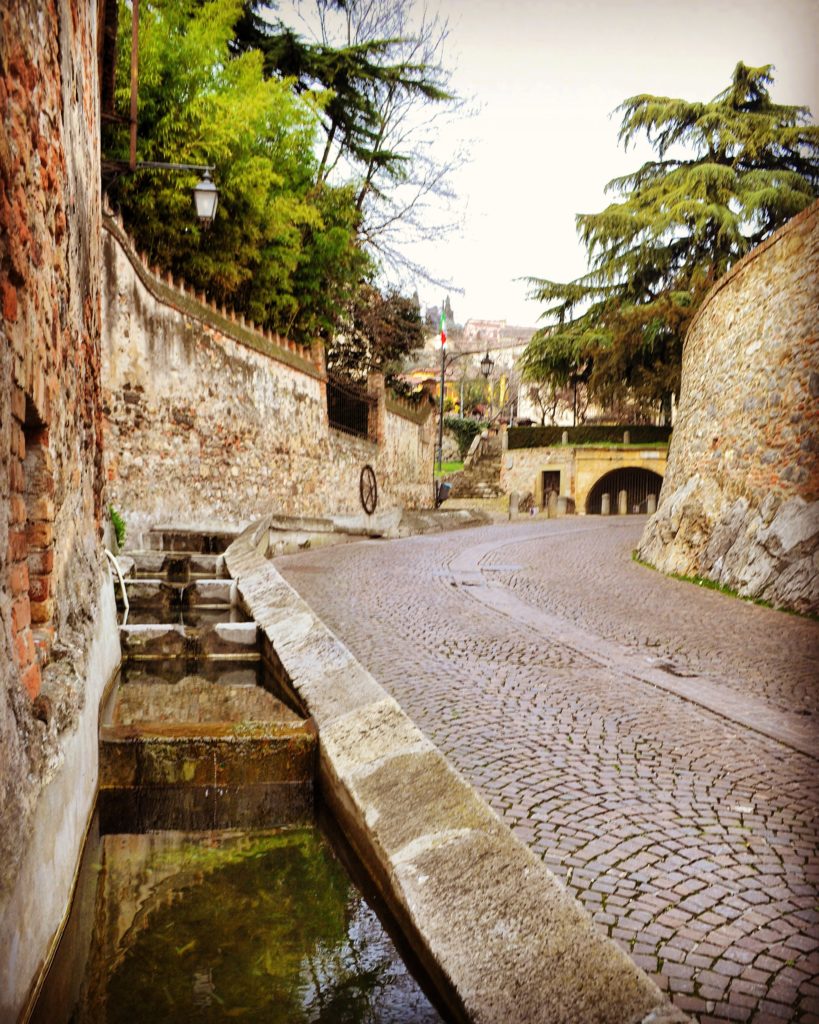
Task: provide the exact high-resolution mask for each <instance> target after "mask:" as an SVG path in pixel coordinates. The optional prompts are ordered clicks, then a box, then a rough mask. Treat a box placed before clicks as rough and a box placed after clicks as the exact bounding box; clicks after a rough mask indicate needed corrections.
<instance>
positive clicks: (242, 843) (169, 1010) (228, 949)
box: [39, 828, 440, 1024]
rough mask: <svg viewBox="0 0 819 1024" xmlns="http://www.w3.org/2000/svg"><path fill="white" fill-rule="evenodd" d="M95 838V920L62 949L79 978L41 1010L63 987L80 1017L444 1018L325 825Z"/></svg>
mask: <svg viewBox="0 0 819 1024" xmlns="http://www.w3.org/2000/svg"><path fill="white" fill-rule="evenodd" d="M90 843H91V844H92V850H91V851H90V852H91V853H92V856H91V857H90V858H89V859H88V860H87V862H86V870H85V871H84V878H85V882H84V891H81V892H78V896H77V899H76V900H75V908H77V912H78V913H79V915H80V917H81V918H82V917H84V918H85V919H86V921H87V924H86V926H85V927H84V928H83V925H82V924H80V925H75V926H74V927H73V928H72V927H70V928H69V929H68V930H67V934H66V938H65V939H64V941H63V945H65V944H66V943H68V944H69V946H70V947H71V948H69V949H67V950H63V948H62V947H61V949H60V956H61V958H62V959H63V960H64V961H65V962H66V963H67V964H68V967H67V970H68V972H69V974H73V976H74V982H73V984H71V983H67V982H66V980H65V979H63V980H62V981H60V980H59V977H55V979H54V980H53V985H54V986H56V992H55V993H52V995H51V996H49V992H48V988H47V989H46V991H45V992H44V995H43V999H42V1000H41V1007H40V1011H41V1012H40V1014H39V1016H40V1019H49V1020H54V1017H53V1016H52V1013H53V1011H54V1003H55V1000H58V1001H59V1002H60V1003H62V1004H63V1007H65V1010H66V1011H67V1014H66V1015H65V1016H63V1017H62V1019H63V1020H68V1021H71V1022H76V1024H80V1022H93V1024H119V1022H123V1024H124V1022H128V1024H135V1022H140V1021H151V1022H160V1021H162V1022H186V1024H189V1022H200V1021H201V1022H217V1021H219V1022H221V1021H226V1020H228V1021H232V1020H237V1021H247V1022H251V1021H265V1022H267V1024H278V1022H281V1024H285V1022H305V1024H306V1022H322V1024H341V1022H343V1024H354V1022H372V1024H404V1022H406V1024H409V1022H413V1024H415V1022H421V1024H424V1022H432V1021H439V1020H440V1018H439V1016H438V1014H437V1013H436V1012H435V1010H434V1009H433V1008H432V1006H431V1005H430V1004H429V1002H428V1001H427V999H426V997H425V996H424V994H423V993H422V991H421V990H420V988H419V987H418V985H417V983H416V982H415V980H414V979H413V977H412V976H411V975H410V974H409V973H408V971H407V968H406V967H405V966H404V964H403V962H402V961H401V959H400V958H399V956H398V954H397V952H396V950H395V948H394V946H393V944H392V942H391V940H390V939H389V937H388V936H387V935H386V933H385V932H384V930H383V928H382V926H381V924H380V922H379V920H378V918H377V917H376V916H375V914H374V913H373V911H372V910H371V909H370V908H369V907H368V905H367V904H366V903H365V902H364V900H363V899H362V897H361V895H360V894H359V893H358V891H357V890H356V889H355V888H354V886H353V885H352V883H351V882H350V880H349V878H348V876H347V874H346V873H345V871H344V870H343V869H342V868H341V866H340V865H339V863H338V862H337V860H336V859H335V857H334V855H333V853H332V851H331V849H330V848H329V846H328V844H327V842H326V840H325V839H324V838H323V837H322V835H321V834H320V833H319V832H318V830H317V829H315V828H289V829H280V830H265V831H249V832H237V831H228V832H224V831H222V832H209V833H181V832H161V833H148V834H144V835H107V836H102V837H99V838H98V839H97V840H94V839H93V838H92V839H91V840H90ZM94 851H95V852H94ZM83 908H84V909H83ZM82 961H84V963H85V968H84V971H82V970H80V971H78V968H79V967H80V966H81V962H82ZM52 974H55V975H59V969H58V967H57V965H56V964H55V970H53V971H52ZM80 978H81V980H79V979H80ZM66 986H68V988H69V989H70V990H71V991H70V992H69V991H68V990H67V988H66ZM69 1008H70V1009H69ZM44 1014H46V1015H47V1016H44Z"/></svg>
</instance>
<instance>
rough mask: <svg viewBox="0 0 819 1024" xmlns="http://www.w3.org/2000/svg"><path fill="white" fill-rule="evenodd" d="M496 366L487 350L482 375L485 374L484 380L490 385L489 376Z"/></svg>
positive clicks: (490, 407) (490, 406)
mask: <svg viewBox="0 0 819 1024" xmlns="http://www.w3.org/2000/svg"><path fill="white" fill-rule="evenodd" d="M494 365H495V360H494V359H493V358H492V356H490V355H489V349H487V350H486V355H485V356H484V357H483V359H482V360H481V373H482V374H483V377H484V380H485V381H486V383H487V385H489V375H490V373H491V372H492V369H493V367H494ZM489 419H490V421H491V419H492V388H491V387H490V388H489Z"/></svg>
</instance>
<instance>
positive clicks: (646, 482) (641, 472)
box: [586, 466, 663, 515]
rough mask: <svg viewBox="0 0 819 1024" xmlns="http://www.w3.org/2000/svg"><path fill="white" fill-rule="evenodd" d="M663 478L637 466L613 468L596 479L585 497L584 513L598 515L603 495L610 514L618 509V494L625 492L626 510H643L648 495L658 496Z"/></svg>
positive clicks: (629, 511)
mask: <svg viewBox="0 0 819 1024" xmlns="http://www.w3.org/2000/svg"><path fill="white" fill-rule="evenodd" d="M662 483H663V478H662V476H660V474H659V473H655V472H654V471H653V470H650V469H643V468H641V467H638V466H621V467H620V468H618V469H613V470H611V471H610V472H608V473H604V474H603V476H601V477H600V479H599V480H598V481H597V483H596V484H595V485H594V486H593V487H592V489H591V490H590V491H589V495H588V497H587V498H586V515H600V512H601V506H602V502H603V495H604V494H608V496H609V508H610V511H611V513H612V514H616V513H617V511H618V495H619V494H620V492H621V491H625V492H626V496H627V498H626V510H627V512H628V513H629V514H630V513H632V512H645V511H646V502H647V499H648V496H649V495H650V494H653V495H654V497H655V499H657V498H659V496H660V488H661V487H662Z"/></svg>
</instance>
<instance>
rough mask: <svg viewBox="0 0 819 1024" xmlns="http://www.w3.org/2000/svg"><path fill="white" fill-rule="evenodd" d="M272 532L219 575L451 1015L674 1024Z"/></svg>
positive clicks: (259, 534) (240, 542) (668, 1010)
mask: <svg viewBox="0 0 819 1024" xmlns="http://www.w3.org/2000/svg"><path fill="white" fill-rule="evenodd" d="M269 534H270V530H269V522H268V521H267V520H266V519H263V520H261V521H259V522H258V523H256V524H254V525H253V526H251V527H249V528H248V529H247V530H246V531H245V532H244V533H243V534H242V535H241V536H240V537H239V538H238V539H237V540H236V541H235V542H234V543H233V544H232V545H231V547H230V548H228V550H227V552H226V554H225V561H226V565H227V567H228V570H229V572H230V574H231V576H233V577H234V579H235V580H236V581H237V584H238V589H239V592H240V594H241V596H242V598H243V599H244V601H245V602H246V604H247V607H248V608H249V610H250V611H251V613H252V615H253V617H254V619H255V620H256V622H257V623H258V625H259V627H260V628H261V630H262V631H263V632H264V634H265V635H266V637H267V640H268V641H269V643H270V645H271V647H272V649H273V650H274V651H275V654H276V659H277V661H278V665H277V671H278V674H279V677H280V678H279V679H278V682H279V684H280V685H282V686H285V687H287V688H289V689H290V691H291V693H292V694H293V696H294V697H295V698H296V699H297V700H298V701H300V702H301V703H302V705H303V707H304V710H305V711H307V712H309V714H310V715H311V716H312V717H313V719H314V721H315V723H316V725H317V728H318V734H319V784H320V787H321V791H322V796H323V798H324V801H325V803H326V804H327V805H328V806H329V808H330V810H331V811H332V813H333V814H334V815H335V817H336V819H337V821H338V824H339V826H340V828H341V829H342V830H343V832H344V833H345V834H346V838H347V840H348V841H349V843H350V844H351V846H352V847H353V850H354V851H355V853H356V855H357V856H358V858H359V859H360V860H361V863H362V864H363V865H364V866H365V868H366V869H367V871H368V872H369V874H370V876H371V878H372V880H373V882H374V883H375V885H376V887H377V888H378V890H379V892H380V894H381V896H382V897H383V899H384V900H385V901H386V903H387V905H388V906H389V908H390V910H391V912H392V913H393V915H394V917H395V919H396V921H397V922H398V924H399V925H400V927H401V928H402V930H403V932H404V935H405V937H406V938H407V939H408V941H409V942H410V943H411V944H412V946H413V947H414V950H415V952H416V954H417V955H418V957H419V959H420V961H421V963H422V964H423V966H424V968H425V969H426V971H427V974H428V976H429V977H430V979H431V981H432V982H433V984H434V985H435V986H436V988H437V990H438V994H439V996H440V999H441V1001H442V1002H443V1004H444V1005H445V1006H446V1007H447V1009H448V1013H449V1016H450V1018H451V1019H452V1020H455V1021H458V1022H466V1021H471V1022H476V1024H477V1022H480V1024H484V1022H485V1024H489V1022H493V1024H501V1022H503V1024H508V1022H510V1021H515V1022H543V1024H546V1022H550V1024H577V1022H579V1021H583V1022H584V1024H592V1022H600V1024H603V1022H606V1024H608V1022H610V1024H615V1022H618V1024H626V1022H631V1024H637V1022H642V1024H649V1022H650V1024H671V1022H683V1021H686V1020H687V1019H688V1018H687V1017H686V1016H685V1015H684V1014H683V1013H681V1012H680V1011H679V1010H677V1009H675V1008H674V1007H672V1006H671V1004H670V1003H668V1001H667V1000H666V997H665V996H664V995H663V993H662V992H661V991H660V990H659V989H658V988H657V986H656V985H655V984H654V983H653V982H652V981H651V980H650V979H649V978H648V977H647V975H645V974H644V973H643V972H642V971H641V970H640V969H639V968H637V967H636V966H635V965H634V964H633V963H632V962H631V960H630V959H629V958H628V956H627V955H626V954H625V953H624V952H623V951H622V950H621V949H620V948H619V947H618V946H617V945H616V944H615V943H614V942H612V941H611V940H610V939H608V938H606V937H605V936H603V935H602V934H600V933H598V932H597V931H596V930H595V928H594V926H593V924H592V921H591V918H590V917H589V915H588V914H587V913H586V912H585V911H584V910H583V909H582V907H581V906H580V905H579V903H577V902H576V901H575V900H574V899H572V898H571V897H570V896H569V894H568V893H567V892H566V891H565V889H564V888H563V886H562V885H561V884H560V883H559V882H558V880H557V879H556V878H555V877H554V876H553V875H552V874H551V872H550V871H549V870H548V869H547V868H546V867H545V865H544V864H543V863H542V862H541V861H540V860H539V859H538V858H537V857H536V856H535V855H534V853H532V851H530V850H529V849H528V847H526V846H524V845H523V844H522V843H520V842H519V841H518V840H517V839H516V838H515V837H514V836H513V835H512V833H511V832H510V831H509V830H508V828H507V827H506V826H505V825H503V824H502V823H501V822H500V820H499V819H498V818H497V817H496V815H495V814H494V812H493V811H492V810H490V808H489V807H488V805H487V804H486V803H485V802H484V801H483V800H482V799H481V798H480V797H479V796H478V794H477V793H476V792H475V791H474V790H473V789H472V788H471V787H470V786H469V785H468V784H467V783H466V782H465V781H464V780H463V778H462V777H461V776H460V775H459V774H458V773H457V772H456V771H455V770H454V769H453V768H452V767H451V766H450V764H449V763H448V762H447V760H446V759H445V758H444V756H443V755H442V754H441V753H440V752H439V751H438V749H437V748H436V747H435V746H434V745H433V744H432V743H431V742H430V741H429V740H428V739H427V738H426V737H425V736H424V735H423V733H421V731H420V730H419V729H418V728H416V726H415V725H414V724H413V723H412V721H411V720H410V719H409V718H408V717H407V716H406V715H405V714H404V712H403V711H402V710H401V708H400V706H399V705H398V704H397V703H396V701H395V700H393V699H392V698H391V697H390V696H388V695H387V693H386V692H385V691H384V690H383V689H382V688H381V687H380V686H379V685H378V683H377V682H376V681H375V680H374V679H373V677H372V676H371V675H370V674H369V673H368V672H366V671H365V670H364V668H363V667H362V666H361V665H360V664H359V663H358V662H357V661H356V660H355V659H354V658H353V656H352V654H351V653H350V652H349V651H348V650H347V648H346V647H345V646H344V645H343V644H342V643H341V642H340V641H339V640H338V639H337V638H336V637H335V636H334V635H333V633H331V632H330V630H328V629H327V628H326V627H325V626H324V625H323V623H322V622H321V621H320V620H319V619H318V618H317V617H316V616H315V615H314V614H313V613H312V612H311V610H310V608H309V607H308V606H307V605H306V604H305V602H304V601H302V599H301V598H300V597H299V596H298V595H297V594H296V592H295V591H294V590H293V589H292V587H290V585H289V584H288V583H287V582H286V581H285V580H284V579H283V578H282V577H281V576H280V574H279V573H278V572H277V571H276V569H275V567H274V566H273V565H272V564H271V562H270V561H269V558H268V555H269V547H270V540H269ZM409 670H410V671H411V668H410V669H409ZM498 713H499V714H502V713H503V709H502V708H499V709H498Z"/></svg>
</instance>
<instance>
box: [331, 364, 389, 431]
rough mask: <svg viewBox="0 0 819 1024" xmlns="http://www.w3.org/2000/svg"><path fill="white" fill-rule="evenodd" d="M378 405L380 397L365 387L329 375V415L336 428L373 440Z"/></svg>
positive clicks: (332, 425) (332, 424)
mask: <svg viewBox="0 0 819 1024" xmlns="http://www.w3.org/2000/svg"><path fill="white" fill-rule="evenodd" d="M377 405H378V399H377V398H376V397H375V396H374V395H369V394H367V391H366V389H365V388H362V387H360V386H358V385H357V384H354V383H353V382H352V381H350V380H345V379H344V378H343V377H338V376H336V375H335V374H328V375H327V416H328V419H329V421H330V426H331V427H332V428H333V429H334V430H340V431H341V432H342V433H344V434H350V435H352V436H353V437H363V438H366V439H367V440H373V439H374V437H375V417H376V409H377Z"/></svg>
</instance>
